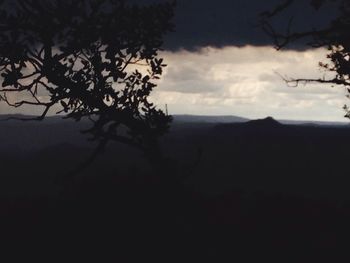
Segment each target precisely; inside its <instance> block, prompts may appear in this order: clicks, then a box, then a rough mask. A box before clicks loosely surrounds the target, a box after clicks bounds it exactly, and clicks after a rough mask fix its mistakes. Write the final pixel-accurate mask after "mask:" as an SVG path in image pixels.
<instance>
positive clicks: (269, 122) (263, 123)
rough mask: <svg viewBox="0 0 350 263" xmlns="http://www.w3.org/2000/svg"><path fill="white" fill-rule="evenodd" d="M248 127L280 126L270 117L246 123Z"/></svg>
mask: <svg viewBox="0 0 350 263" xmlns="http://www.w3.org/2000/svg"><path fill="white" fill-rule="evenodd" d="M247 123H248V124H249V125H258V126H269V127H271V126H281V125H282V124H281V123H279V122H278V121H276V120H275V119H274V118H272V117H270V116H269V117H266V118H264V119H257V120H251V121H248V122H247Z"/></svg>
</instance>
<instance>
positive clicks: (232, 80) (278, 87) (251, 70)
mask: <svg viewBox="0 0 350 263" xmlns="http://www.w3.org/2000/svg"><path fill="white" fill-rule="evenodd" d="M326 54H327V51H326V50H324V49H314V50H309V51H303V52H301V51H292V50H289V51H277V50H275V49H273V48H271V47H253V46H245V47H241V48H239V47H226V48H221V49H218V48H203V49H201V50H200V51H199V52H189V51H179V52H163V53H162V54H161V55H162V56H163V57H164V58H165V61H166V63H167V64H168V67H167V68H166V70H165V72H164V75H163V78H162V79H161V80H160V82H159V87H158V88H157V90H156V91H155V93H154V95H153V100H154V101H155V102H156V103H157V104H158V105H159V106H160V107H164V104H168V107H169V110H170V113H171V114H202V115H238V116H243V117H248V118H263V117H266V116H273V117H275V118H279V119H295V120H323V121H346V119H344V118H343V116H344V112H343V109H342V107H343V106H344V104H346V103H348V99H347V98H346V97H345V95H346V92H345V89H344V87H334V88H332V87H330V85H321V84H307V85H299V86H298V87H289V86H288V85H287V84H286V83H285V82H284V81H283V79H282V77H281V76H284V77H288V78H322V77H330V76H331V74H330V73H329V72H325V71H324V70H323V69H321V68H319V66H318V63H319V62H320V61H326Z"/></svg>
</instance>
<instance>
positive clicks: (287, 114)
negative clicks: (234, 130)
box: [0, 0, 348, 121]
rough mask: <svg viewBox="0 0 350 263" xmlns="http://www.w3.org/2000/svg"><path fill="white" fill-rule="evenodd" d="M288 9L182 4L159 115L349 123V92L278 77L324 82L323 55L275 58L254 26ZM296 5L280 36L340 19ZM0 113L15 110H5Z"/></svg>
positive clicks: (235, 2) (279, 54)
mask: <svg viewBox="0 0 350 263" xmlns="http://www.w3.org/2000/svg"><path fill="white" fill-rule="evenodd" d="M135 1H136V0H135ZM162 1H165V0H137V1H136V2H146V3H150V2H162ZM284 1H285V0H264V1H261V0H216V1H213V0H177V8H176V12H175V14H176V15H175V18H174V24H175V27H176V31H175V32H173V33H170V34H169V35H168V36H167V37H166V40H165V45H164V51H162V53H161V56H162V57H163V58H164V59H165V61H166V64H168V67H167V68H166V70H165V73H164V75H163V78H162V79H161V80H160V82H159V86H158V87H157V90H156V91H155V92H154V94H153V95H152V99H153V100H154V101H155V102H156V103H157V104H158V105H159V107H160V108H164V105H165V104H167V105H168V107H169V111H170V113H171V114H201V115H238V116H242V117H248V118H262V117H266V116H273V117H275V118H278V119H296V120H325V121H346V119H344V118H343V115H344V112H343V110H342V107H343V106H344V104H346V103H347V102H348V101H347V99H346V97H345V95H346V92H345V90H344V88H342V87H334V88H332V87H330V86H325V85H323V86H322V85H316V84H313V85H311V84H308V85H307V86H299V87H288V85H287V84H286V83H285V82H284V81H283V80H282V77H281V75H282V76H285V77H289V78H293V77H295V78H298V77H299V78H308V77H322V76H324V75H325V74H326V76H327V72H324V71H322V70H321V69H320V68H318V62H319V61H325V57H326V50H323V49H306V48H305V46H303V45H302V43H300V44H299V43H295V44H293V45H291V46H289V47H288V48H287V49H285V50H281V51H277V50H276V49H274V47H273V43H272V40H271V39H270V38H269V37H267V36H266V35H265V34H264V33H263V32H262V30H261V29H260V28H259V27H258V26H257V25H258V23H259V15H258V14H259V13H261V12H263V11H266V10H272V9H273V7H275V6H276V5H278V4H279V3H281V2H284ZM294 2H295V3H294V4H292V6H291V7H290V9H288V11H287V12H284V13H283V14H282V15H280V16H278V17H276V18H275V20H274V24H275V26H276V28H277V29H278V30H284V29H285V28H286V25H287V22H288V20H289V17H291V16H293V17H294V22H293V29H294V30H296V31H297V30H298V29H299V30H300V29H305V28H317V27H320V26H322V25H324V24H326V23H327V21H329V19H330V18H331V17H332V16H333V15H334V14H335V12H331V11H332V10H335V9H334V8H332V6H326V7H324V8H322V9H321V10H319V11H318V12H315V11H314V10H313V9H312V8H311V7H310V5H309V4H308V3H309V1H305V0H295V1H294ZM329 5H331V4H329ZM328 74H329V73H328ZM23 111H24V112H26V113H28V112H29V110H28V109H24V110H22V112H23ZM0 112H1V113H8V112H14V110H13V109H8V107H6V106H5V105H3V104H1V103H0ZM31 113H37V112H34V111H32V110H31Z"/></svg>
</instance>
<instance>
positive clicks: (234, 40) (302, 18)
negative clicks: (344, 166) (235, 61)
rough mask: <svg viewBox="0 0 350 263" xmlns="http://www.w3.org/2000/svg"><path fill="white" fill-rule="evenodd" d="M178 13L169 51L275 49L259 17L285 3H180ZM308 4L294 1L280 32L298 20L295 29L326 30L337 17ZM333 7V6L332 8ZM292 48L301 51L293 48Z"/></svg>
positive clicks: (280, 0) (278, 20)
mask: <svg viewBox="0 0 350 263" xmlns="http://www.w3.org/2000/svg"><path fill="white" fill-rule="evenodd" d="M133 1H134V2H138V3H141V2H143V3H150V2H153V3H154V2H164V1H166V0H137V1H136V0H133ZM176 2H177V7H176V11H175V18H174V22H175V26H176V32H174V33H171V34H169V35H168V36H167V37H166V42H165V47H166V48H167V49H172V50H177V49H181V48H184V49H187V50H194V49H197V48H200V47H203V46H213V47H223V46H244V45H255V46H262V45H273V41H272V39H271V38H269V37H268V36H267V35H266V34H265V33H264V32H263V31H262V29H261V28H260V27H258V24H259V14H260V13H261V12H264V11H268V10H273V9H274V7H276V6H278V5H279V4H281V3H284V2H285V0H216V1H214V0H177V1H176ZM309 2H310V1H308V0H294V3H293V4H292V5H291V6H290V7H289V8H288V9H287V10H286V11H284V12H283V13H282V14H280V15H278V16H276V17H275V18H274V20H273V23H274V25H275V27H276V28H277V30H279V31H282V32H283V31H284V30H285V29H286V28H287V24H288V21H289V18H291V17H294V20H293V21H294V22H293V25H294V27H293V28H294V29H295V30H299V31H300V30H305V29H307V28H309V29H311V28H317V27H320V26H323V25H325V24H326V23H327V21H329V20H330V17H332V15H334V13H335V10H336V9H335V8H332V7H329V6H325V7H323V8H321V9H320V10H318V11H317V12H316V11H315V10H314V9H312V8H311V6H310V3H309ZM329 5H330V4H329ZM289 48H293V49H294V48H295V49H301V48H302V45H298V44H293V45H292V46H290V47H289Z"/></svg>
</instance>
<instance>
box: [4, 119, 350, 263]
mask: <svg viewBox="0 0 350 263" xmlns="http://www.w3.org/2000/svg"><path fill="white" fill-rule="evenodd" d="M65 127H66V128H67V125H66V126H65ZM27 131H28V132H30V129H29V128H28V129H27ZM42 136H43V135H42ZM349 137H350V133H349V129H348V128H346V127H333V128H330V127H328V128H326V127H323V128H322V127H316V126H292V125H291V126H287V125H281V124H279V123H277V122H274V121H273V120H270V119H268V120H265V121H262V122H248V123H242V124H222V125H216V124H208V123H207V124H196V125H193V124H185V123H182V124H179V123H175V125H174V127H173V130H172V132H171V133H170V135H169V136H167V137H166V138H164V140H163V144H164V145H165V146H164V147H165V148H164V151H165V152H166V154H167V155H168V156H170V157H172V159H173V160H177V161H176V162H175V161H172V162H169V163H168V165H169V166H168V167H167V169H168V172H165V174H162V175H161V178H167V176H168V177H170V179H168V180H160V179H159V177H158V176H155V175H154V174H153V175H152V173H151V169H150V168H149V167H148V165H147V163H145V162H144V161H142V160H143V159H142V156H141V155H140V154H139V155H138V154H137V153H135V152H132V151H131V150H128V149H124V150H123V155H121V154H120V150H121V149H120V148H118V147H120V146H118V147H117V146H115V147H116V149H114V148H113V147H110V149H108V150H107V151H106V152H105V153H104V154H103V155H102V156H101V157H100V158H99V159H98V160H96V163H94V164H93V165H92V166H91V167H90V168H89V170H88V171H86V172H85V174H84V176H78V177H76V178H75V179H74V180H68V179H63V177H62V174H64V172H63V171H64V170H65V169H68V170H69V167H73V166H74V165H73V164H74V163H76V162H77V161H78V160H81V159H83V158H84V154H85V155H86V154H87V149H86V148H84V147H85V146H84V145H83V144H81V145H78V144H76V145H75V146H74V145H73V144H69V143H67V144H60V145H61V146H57V145H56V146H51V148H50V147H48V148H46V150H37V151H34V150H33V152H35V154H34V153H33V152H32V153H31V155H29V154H25V153H23V152H22V155H18V157H17V158H16V157H14V156H15V155H14V154H13V155H11V154H10V153H8V154H7V155H6V154H3V156H4V157H3V158H2V160H5V159H4V158H6V156H7V158H8V159H7V161H6V162H3V163H2V167H3V171H6V173H5V174H6V176H2V178H1V181H2V183H1V185H2V186H1V187H2V188H4V189H2V195H1V200H0V207H1V209H0V213H1V226H2V227H1V228H2V230H1V232H2V237H1V238H2V239H4V240H6V243H7V246H11V247H14V248H18V250H21V251H25V250H26V251H28V253H29V254H27V252H26V253H24V254H25V255H26V256H27V257H28V256H29V255H36V257H38V255H39V257H44V258H45V260H47V261H48V262H52V261H59V262H62V261H78V262H80V261H83V260H85V259H91V260H93V261H98V262H105V261H107V260H106V259H107V258H108V259H115V260H117V259H120V260H121V262H131V261H132V262H139V261H143V260H146V259H151V260H156V261H162V262H203V261H204V262H256V260H268V261H274V262H335V261H336V262H342V261H346V259H347V257H348V253H347V251H348V245H349V234H350V229H349V222H350V194H348V192H349V191H348V190H347V189H348V187H349V182H350V179H349V178H348V173H347V151H348V149H349V145H348V142H349ZM131 157H132V158H131ZM123 158H124V159H123ZM24 160H27V162H26V161H24ZM57 160H60V161H61V163H62V165H59V166H57V167H55V166H54V164H56V165H57ZM18 163H21V164H23V165H21V166H18V165H17V166H16V164H18ZM174 171H177V173H176V174H177V179H176V180H175V179H173V178H174V174H175V172H174ZM184 174H186V177H185V176H184V177H185V178H182V179H179V177H181V175H184ZM57 175H61V176H58V177H57ZM169 175H172V176H169ZM57 178H58V179H57ZM21 184H23V185H22V186H20V185H21ZM6 186H8V188H6V189H7V191H5V187H6ZM23 248H24V250H23ZM46 254H48V256H46ZM44 255H45V256H44ZM68 255H69V256H68ZM22 256H23V255H22Z"/></svg>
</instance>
